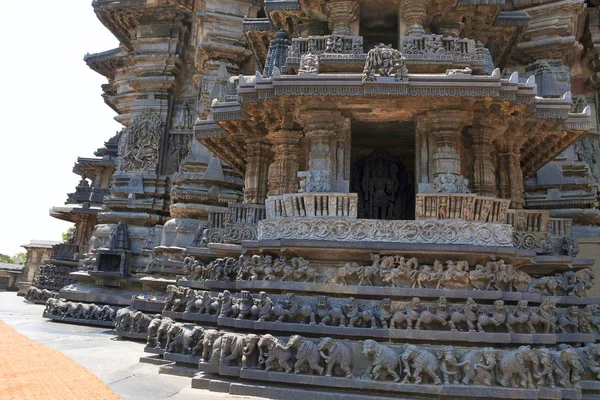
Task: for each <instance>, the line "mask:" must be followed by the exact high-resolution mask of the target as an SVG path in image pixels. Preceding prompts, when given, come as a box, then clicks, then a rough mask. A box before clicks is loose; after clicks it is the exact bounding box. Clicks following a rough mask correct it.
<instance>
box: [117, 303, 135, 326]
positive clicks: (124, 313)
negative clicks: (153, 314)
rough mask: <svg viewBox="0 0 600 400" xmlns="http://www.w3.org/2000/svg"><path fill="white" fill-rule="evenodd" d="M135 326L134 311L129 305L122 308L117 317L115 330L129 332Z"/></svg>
mask: <svg viewBox="0 0 600 400" xmlns="http://www.w3.org/2000/svg"><path fill="white" fill-rule="evenodd" d="M132 328H133V313H132V312H131V310H130V309H129V308H128V307H125V308H121V309H120V310H119V311H117V316H116V317H115V330H116V331H122V332H129V331H130V330H131V329H132Z"/></svg>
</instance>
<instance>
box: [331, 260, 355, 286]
mask: <svg viewBox="0 0 600 400" xmlns="http://www.w3.org/2000/svg"><path fill="white" fill-rule="evenodd" d="M358 268H359V265H358V264H357V263H355V262H349V263H346V264H345V265H344V266H342V267H339V268H337V269H336V272H335V277H334V283H337V284H338V285H347V284H348V278H351V277H353V276H356V274H357V272H358Z"/></svg>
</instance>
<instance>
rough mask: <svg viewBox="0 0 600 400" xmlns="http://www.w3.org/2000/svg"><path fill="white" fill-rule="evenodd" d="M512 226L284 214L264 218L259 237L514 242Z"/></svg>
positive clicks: (485, 243) (447, 242)
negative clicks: (284, 215)
mask: <svg viewBox="0 0 600 400" xmlns="http://www.w3.org/2000/svg"><path fill="white" fill-rule="evenodd" d="M512 232H513V230H512V227H511V226H509V225H504V224H492V223H484V222H470V221H463V220H430V219H427V220H417V221H383V220H366V219H358V220H349V219H338V218H335V219H333V218H331V219H329V218H328V219H319V218H284V219H278V220H273V221H270V220H265V221H260V222H259V224H258V239H259V240H269V239H312V240H331V241H344V242H352V241H361V242H395V243H434V244H471V245H482V246H512V245H513V239H512Z"/></svg>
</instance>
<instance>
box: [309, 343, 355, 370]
mask: <svg viewBox="0 0 600 400" xmlns="http://www.w3.org/2000/svg"><path fill="white" fill-rule="evenodd" d="M317 350H319V353H320V354H321V357H323V360H325V364H326V366H327V367H326V372H325V376H332V375H333V372H334V370H335V369H336V367H337V368H338V369H340V370H341V371H342V373H343V374H344V375H345V376H346V378H352V369H351V367H352V353H351V352H350V349H349V348H348V346H346V345H345V344H343V343H341V342H338V341H335V340H333V339H332V338H330V337H325V338H323V339H321V341H320V342H319V344H318V345H317Z"/></svg>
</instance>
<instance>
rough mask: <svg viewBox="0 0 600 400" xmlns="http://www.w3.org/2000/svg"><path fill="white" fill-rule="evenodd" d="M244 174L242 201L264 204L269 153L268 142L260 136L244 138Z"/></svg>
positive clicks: (269, 159)
mask: <svg viewBox="0 0 600 400" xmlns="http://www.w3.org/2000/svg"><path fill="white" fill-rule="evenodd" d="M246 152H247V158H248V161H247V163H246V175H245V177H244V203H247V204H265V200H266V198H267V178H268V172H269V162H270V161H271V154H270V151H269V144H268V143H267V142H266V141H265V140H264V139H263V138H260V137H251V138H248V139H246Z"/></svg>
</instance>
